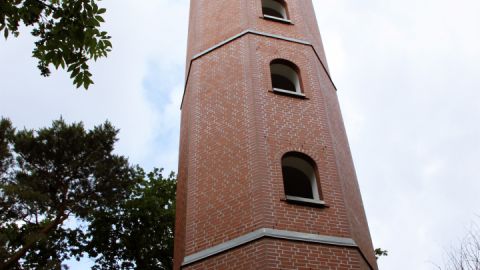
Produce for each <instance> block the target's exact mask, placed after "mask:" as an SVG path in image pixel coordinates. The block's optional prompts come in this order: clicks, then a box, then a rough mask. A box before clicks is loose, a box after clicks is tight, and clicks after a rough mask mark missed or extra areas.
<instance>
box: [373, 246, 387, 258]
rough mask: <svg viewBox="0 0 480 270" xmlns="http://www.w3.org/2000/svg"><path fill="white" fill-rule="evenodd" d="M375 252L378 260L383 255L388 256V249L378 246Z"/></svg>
mask: <svg viewBox="0 0 480 270" xmlns="http://www.w3.org/2000/svg"><path fill="white" fill-rule="evenodd" d="M374 252H375V258H377V260H378V258H380V257H382V256H388V250H383V249H381V248H376V249H375V250H374Z"/></svg>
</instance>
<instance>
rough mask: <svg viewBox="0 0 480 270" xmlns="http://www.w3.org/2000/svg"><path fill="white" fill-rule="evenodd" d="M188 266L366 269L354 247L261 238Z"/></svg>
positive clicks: (236, 269)
mask: <svg viewBox="0 0 480 270" xmlns="http://www.w3.org/2000/svg"><path fill="white" fill-rule="evenodd" d="M184 269H188V270H205V269H209V270H227V269H234V270H255V269H258V270H274V269H275V270H277V269H278V270H280V269H282V270H292V269H296V270H314V269H318V270H354V269H355V270H368V269H369V268H368V265H365V264H364V262H363V259H362V258H361V255H360V254H359V252H358V250H356V249H354V248H350V249H348V248H347V249H346V248H339V247H335V246H324V245H314V244H306V243H300V242H288V241H283V240H273V239H262V240H259V241H256V242H254V243H250V244H248V245H245V246H242V247H239V248H236V249H234V250H232V251H230V252H226V253H222V254H219V255H217V256H215V257H214V258H212V259H210V260H205V261H201V262H198V263H196V264H192V265H191V266H188V267H185V268H184Z"/></svg>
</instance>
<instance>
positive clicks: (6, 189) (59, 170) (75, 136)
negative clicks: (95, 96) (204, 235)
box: [0, 119, 175, 270]
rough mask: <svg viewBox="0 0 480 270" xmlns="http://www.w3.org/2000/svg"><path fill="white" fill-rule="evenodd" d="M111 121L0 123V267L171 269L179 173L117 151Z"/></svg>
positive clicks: (115, 131) (4, 120)
mask: <svg viewBox="0 0 480 270" xmlns="http://www.w3.org/2000/svg"><path fill="white" fill-rule="evenodd" d="M117 133H118V131H117V130H116V129H115V128H114V127H113V126H112V125H111V124H110V123H108V122H106V123H105V124H103V125H100V126H97V127H95V128H94V129H93V130H90V131H86V130H85V129H84V127H83V125H82V124H81V123H78V124H71V125H68V124H66V123H65V122H64V121H63V120H62V119H60V120H57V121H54V122H53V125H52V127H48V128H43V129H39V130H38V131H34V130H21V131H16V130H15V129H13V128H12V125H11V123H10V121H8V120H6V119H2V120H1V121H0V173H1V174H0V218H1V223H0V269H1V270H3V269H61V268H62V267H63V268H65V267H66V266H64V265H62V263H63V262H64V261H65V260H67V259H69V258H72V257H73V258H76V259H80V258H81V257H82V256H85V255H87V256H90V257H91V258H93V259H94V260H95V261H96V264H95V266H94V268H93V269H170V268H171V257H172V255H171V254H172V253H173V252H172V250H173V244H172V241H173V233H172V232H173V222H174V221H173V220H174V215H175V213H174V196H175V179H174V175H173V174H171V175H170V176H169V177H168V178H163V176H162V174H161V173H162V171H161V170H159V169H155V170H154V171H153V172H151V173H149V174H146V173H145V172H144V171H143V170H142V169H141V168H140V167H138V166H131V165H129V163H128V160H127V159H126V158H125V157H123V156H119V155H115V154H113V153H112V152H113V150H114V144H115V142H116V141H117V139H116V135H117Z"/></svg>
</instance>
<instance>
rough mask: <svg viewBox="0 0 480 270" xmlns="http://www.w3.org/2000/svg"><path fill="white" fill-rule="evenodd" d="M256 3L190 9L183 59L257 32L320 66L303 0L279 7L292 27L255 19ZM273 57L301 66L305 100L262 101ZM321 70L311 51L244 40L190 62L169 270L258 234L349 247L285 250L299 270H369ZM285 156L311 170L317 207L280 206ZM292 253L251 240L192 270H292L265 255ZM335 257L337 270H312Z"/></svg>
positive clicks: (346, 156)
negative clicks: (313, 238) (271, 232)
mask: <svg viewBox="0 0 480 270" xmlns="http://www.w3.org/2000/svg"><path fill="white" fill-rule="evenodd" d="M259 2H260V1H259V0H258V1H257V0H245V1H220V0H192V1H191V15H190V30H189V51H188V57H189V59H190V57H191V56H192V55H195V54H196V53H199V52H201V51H202V50H204V49H206V48H208V47H211V46H213V45H215V44H217V43H218V42H221V41H223V40H224V39H226V38H229V37H231V36H232V35H234V34H237V33H239V32H241V31H242V29H256V30H258V31H262V32H267V33H272V34H278V35H282V36H287V37H293V38H298V39H303V40H306V41H308V42H311V43H312V44H314V46H315V47H316V51H317V53H319V56H320V60H322V61H325V59H324V54H323V48H322V47H321V46H322V45H321V39H320V35H319V31H318V27H317V26H316V20H315V16H314V14H313V7H312V3H311V1H310V0H295V1H291V0H287V3H288V5H289V14H290V17H291V19H292V22H293V23H294V25H288V24H283V23H278V22H273V21H268V20H265V19H263V18H260V15H261V5H259ZM230 17H234V18H231V19H230ZM276 58H282V59H286V60H289V61H291V62H293V63H295V64H296V65H297V66H298V67H299V70H300V77H301V84H302V90H303V93H304V94H305V96H306V98H298V97H292V96H287V95H279V94H277V93H274V92H272V86H271V80H270V62H271V61H272V60H274V59H276ZM320 60H319V59H318V58H317V56H316V54H315V52H314V50H313V48H312V47H311V46H308V45H302V44H298V43H294V42H289V41H284V40H280V39H275V38H270V37H264V36H260V35H253V34H248V35H244V36H242V37H240V38H238V39H236V40H234V41H232V42H230V43H228V44H226V45H224V46H221V47H219V48H217V49H216V50H214V51H212V52H210V53H208V54H206V55H204V56H202V57H200V58H198V59H196V60H194V61H192V62H191V67H190V73H189V78H188V84H187V85H186V91H185V96H184V100H183V107H182V120H181V121H182V124H181V139H180V156H179V159H180V161H179V175H178V187H177V217H176V218H177V220H176V231H175V237H176V238H175V269H179V268H180V265H181V262H182V260H183V258H184V257H185V256H187V255H191V254H194V253H196V252H199V251H202V250H204V249H206V248H209V247H212V246H215V245H218V244H221V243H223V242H226V241H228V240H231V239H234V238H236V237H239V236H242V235H244V234H247V233H249V232H252V231H255V230H257V229H259V228H272V229H280V230H290V231H297V232H305V233H313V234H321V235H330V236H339V237H347V238H352V239H354V241H355V242H356V243H357V244H358V245H359V249H355V248H353V249H352V248H347V247H343V248H342V247H335V250H337V251H336V253H335V254H336V255H335V256H334V257H331V256H330V255H328V256H327V255H325V254H327V253H322V252H323V250H320V249H324V248H325V247H324V246H319V245H314V244H304V243H303V244H302V243H294V244H298V245H303V246H302V250H304V248H307V251H306V252H307V253H308V254H310V253H311V255H309V256H310V257H309V258H311V260H312V261H311V262H308V263H307V265H310V266H308V267H310V268H305V269H362V270H363V269H369V268H370V267H368V264H367V262H366V261H365V260H364V257H362V256H360V255H359V253H358V252H359V250H360V251H361V252H362V253H363V255H364V256H365V257H366V259H367V260H368V262H369V263H370V265H372V267H373V268H374V269H377V266H376V262H375V257H374V254H373V247H372V243H371V239H370V234H369V230H368V224H367V221H366V216H365V212H364V210H363V204H362V200H361V196H360V191H359V187H358V183H357V179H356V175H355V169H354V166H353V161H352V158H351V154H350V150H349V147H348V140H347V137H346V133H345V129H344V126H343V120H342V117H341V112H340V108H339V104H338V99H337V95H336V92H335V89H334V86H333V84H332V83H331V81H330V80H329V78H328V74H327V73H326V71H325V70H324V69H323V67H322V63H321V62H320ZM324 64H325V65H326V63H324ZM289 151H297V152H302V153H304V154H307V155H309V156H310V157H311V158H312V159H313V160H314V161H315V163H316V165H317V169H318V176H319V177H318V178H319V179H317V180H318V183H317V184H318V186H319V187H320V193H321V195H322V199H323V200H324V201H325V202H326V203H327V205H328V207H327V208H314V207H309V206H301V205H294V204H290V203H287V202H286V201H285V194H284V188H283V180H282V170H281V158H282V156H283V155H284V154H285V153H287V152H289ZM269 241H271V242H272V244H271V245H270V244H266V243H270V242H269ZM280 243H281V244H280ZM294 244H292V243H291V242H285V241H279V240H273V239H269V240H268V241H265V240H261V241H257V242H255V244H254V245H246V246H244V247H241V248H237V249H235V250H232V251H229V252H226V253H225V254H222V255H219V256H215V257H212V258H209V259H207V260H205V261H203V262H202V263H199V264H195V265H194V268H191V269H301V268H295V267H293V266H292V265H293V264H290V266H288V265H289V264H288V262H290V263H295V265H296V263H297V261H296V259H295V256H296V255H295V254H296V253H295V252H293V251H292V250H290V252H293V253H288V252H286V253H282V254H285V256H284V257H287V258H283V259H282V263H285V266H284V265H283V264H282V265H281V266H278V265H277V267H285V268H275V267H273V266H272V265H274V264H273V263H274V262H275V259H273V258H272V256H274V255H275V254H276V253H275V252H273V251H272V250H275V249H274V248H272V245H273V246H274V247H276V246H277V245H280V247H281V245H285V248H286V249H287V250H288V248H293V247H292V246H294ZM252 248H255V249H254V252H253V251H252V250H251V249H252ZM328 249H329V250H330V249H333V248H332V247H328ZM244 250H249V251H251V252H252V253H251V254H247V253H245V254H243V253H242V252H243V251H244ZM270 251H272V252H273V253H271V254H272V255H268V254H270V253H268V252H270ZM276 251H278V250H276ZM238 252H240V253H239V254H237V253H238ZM245 252H246V251H245ZM318 252H320V253H318ZM325 252H327V251H325ZM267 253H268V254H267ZM317 253H318V254H317ZM337 253H339V254H340V255H338V256H337ZM235 254H237V255H236V256H235ZM241 254H243V255H241ZM258 254H260V255H262V256H266V257H262V256H260V255H258ZM315 254H316V255H315ZM322 254H323V255H322ZM294 255H295V256H294ZM324 255H325V256H324ZM342 256H343V257H345V258H349V259H348V260H346V259H345V260H344V259H340V258H341V257H342ZM288 257H291V258H290V259H288ZM337 257H338V258H339V260H340V261H341V262H342V264H341V265H339V266H335V267H337V268H315V267H320V266H318V265H317V266H313V264H314V260H315V261H316V262H317V263H320V262H324V261H325V260H327V262H328V260H330V259H331V258H337ZM343 257H342V258H343ZM219 258H223V259H222V260H225V262H222V261H221V260H220V259H219ZM236 258H243V259H242V260H240V259H239V260H238V262H237V259H236ZM321 258H323V259H324V260H323V261H322V260H321ZM229 260H231V261H230V262H229ZM222 263H224V264H222ZM343 263H345V265H343ZM198 265H204V267H206V268H197V267H199V266H198ZM222 265H229V266H228V267H233V266H235V268H228V267H227V268H222V267H221V266H222ZM232 265H233V266H232ZM258 265H261V266H262V267H264V268H256V267H258ZM252 266H255V267H253V268H252ZM244 267H245V268H244ZM248 267H250V268H248ZM268 267H273V268H268ZM312 267H313V268H312ZM329 267H330V266H329ZM332 267H333V266H332ZM338 267H340V268H338ZM342 267H343V268H342ZM345 267H346V268H345ZM188 269H190V267H189V268H188Z"/></svg>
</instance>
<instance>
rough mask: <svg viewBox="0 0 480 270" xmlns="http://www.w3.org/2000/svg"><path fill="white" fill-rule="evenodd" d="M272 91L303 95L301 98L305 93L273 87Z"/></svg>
mask: <svg viewBox="0 0 480 270" xmlns="http://www.w3.org/2000/svg"><path fill="white" fill-rule="evenodd" d="M273 92H279V93H283V94H287V95H292V96H297V97H303V98H304V97H305V95H304V94H303V93H299V92H293V91H290V90H285V89H280V88H273Z"/></svg>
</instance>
